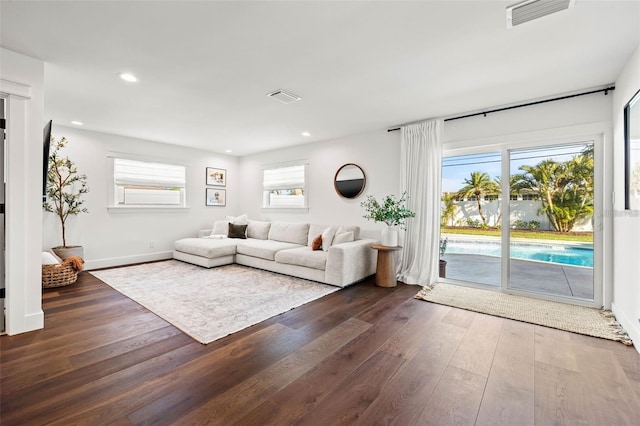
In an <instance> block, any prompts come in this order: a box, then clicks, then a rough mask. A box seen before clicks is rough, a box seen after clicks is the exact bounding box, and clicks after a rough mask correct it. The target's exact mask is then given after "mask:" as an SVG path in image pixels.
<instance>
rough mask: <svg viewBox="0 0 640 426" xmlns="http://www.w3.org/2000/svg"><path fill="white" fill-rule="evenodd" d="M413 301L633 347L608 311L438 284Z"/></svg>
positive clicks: (425, 290)
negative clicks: (493, 316) (451, 307)
mask: <svg viewBox="0 0 640 426" xmlns="http://www.w3.org/2000/svg"><path fill="white" fill-rule="evenodd" d="M415 297H416V299H421V300H426V301H428V302H433V303H438V304H441V305H447V306H453V307H456V308H462V309H466V310H469V311H474V312H480V313H484V314H489V315H495V316H498V317H503V318H509V319H514V320H518V321H523V322H528V323H531V324H537V325H543V326H546V327H551V328H557V329H560V330H565V331H570V332H573V333H579V334H585V335H587V336H593V337H600V338H603V339H609V340H615V341H617V342H622V343H624V344H625V345H632V344H633V343H632V341H631V339H630V338H629V335H628V334H627V332H626V331H624V329H623V328H622V327H621V326H620V324H618V322H617V321H616V319H615V317H614V316H613V314H612V313H611V311H606V310H602V309H595V308H586V307H583V306H576V305H569V304H567V303H561V302H552V301H549V300H541V299H534V298H530V297H524V296H516V295H513V294H505V293H500V292H497V291H490V290H482V289H477V288H470V287H463V286H456V285H450V284H442V283H440V284H436V285H434V286H427V287H423V288H422V290H420V292H419V293H418V294H417V295H416V296H415Z"/></svg>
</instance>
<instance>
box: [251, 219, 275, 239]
mask: <svg viewBox="0 0 640 426" xmlns="http://www.w3.org/2000/svg"><path fill="white" fill-rule="evenodd" d="M248 222H249V224H248V226H247V237H249V238H256V239H258V240H266V239H268V238H269V229H271V222H262V221H260V220H251V219H249V221H248Z"/></svg>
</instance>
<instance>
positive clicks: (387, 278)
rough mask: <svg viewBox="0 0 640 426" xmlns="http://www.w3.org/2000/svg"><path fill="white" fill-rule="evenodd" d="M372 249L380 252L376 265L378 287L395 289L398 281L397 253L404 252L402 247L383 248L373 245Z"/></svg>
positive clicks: (380, 245)
mask: <svg viewBox="0 0 640 426" xmlns="http://www.w3.org/2000/svg"><path fill="white" fill-rule="evenodd" d="M371 248H372V249H374V250H378V263H377V265H376V285H377V286H378V287H395V286H396V284H397V280H396V256H395V253H394V252H396V251H399V250H402V247H401V246H395V247H391V246H383V245H382V244H371Z"/></svg>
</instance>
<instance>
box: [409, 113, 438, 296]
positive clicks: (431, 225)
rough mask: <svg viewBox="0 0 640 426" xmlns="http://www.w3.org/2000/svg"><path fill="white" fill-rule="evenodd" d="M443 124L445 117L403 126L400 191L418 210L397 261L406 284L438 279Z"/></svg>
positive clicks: (427, 282)
mask: <svg viewBox="0 0 640 426" xmlns="http://www.w3.org/2000/svg"><path fill="white" fill-rule="evenodd" d="M443 127H444V121H443V120H430V121H425V122H422V123H418V124H411V125H407V126H403V127H402V128H401V142H400V143H401V154H400V161H401V164H400V192H401V193H402V192H406V193H407V195H408V197H409V198H408V200H407V207H408V208H409V209H410V210H411V211H413V212H415V213H416V217H414V218H411V219H409V220H408V221H407V231H406V233H405V234H404V242H403V247H404V248H403V250H402V251H401V252H400V253H401V261H400V262H399V265H398V279H399V280H400V281H402V282H404V283H406V284H419V285H429V284H433V283H435V282H436V281H437V280H438V265H439V235H440V194H441V192H442V191H441V186H442V184H441V170H442V133H443Z"/></svg>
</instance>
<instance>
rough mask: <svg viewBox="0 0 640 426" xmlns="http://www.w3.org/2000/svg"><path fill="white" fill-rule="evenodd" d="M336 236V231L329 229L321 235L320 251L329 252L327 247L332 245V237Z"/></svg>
mask: <svg viewBox="0 0 640 426" xmlns="http://www.w3.org/2000/svg"><path fill="white" fill-rule="evenodd" d="M335 235H336V229H335V228H333V227H329V228H327V229H325V230H324V232H323V233H322V250H324V251H329V247H331V244H332V243H333V237H334V236H335Z"/></svg>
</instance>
